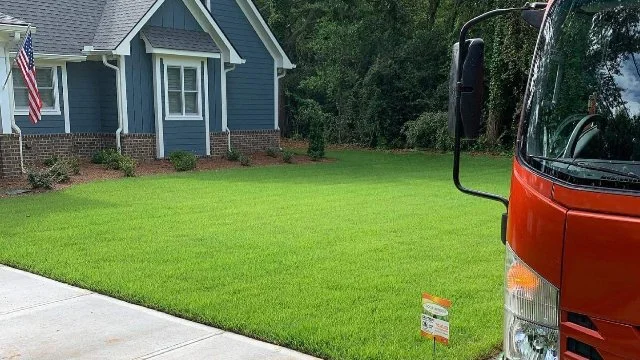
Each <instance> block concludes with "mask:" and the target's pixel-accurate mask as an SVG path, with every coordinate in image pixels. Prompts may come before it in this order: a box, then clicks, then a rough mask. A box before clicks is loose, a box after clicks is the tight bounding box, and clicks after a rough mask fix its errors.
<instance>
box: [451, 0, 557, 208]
mask: <svg viewBox="0 0 640 360" xmlns="http://www.w3.org/2000/svg"><path fill="white" fill-rule="evenodd" d="M546 5H547V4H546V3H540V2H535V3H527V4H526V5H525V6H523V7H520V8H508V9H496V10H493V11H489V12H488V13H485V14H482V15H480V16H478V17H476V18H473V19H471V20H470V21H469V22H467V23H466V24H464V26H463V27H462V29H461V30H460V40H459V44H460V45H459V46H460V49H459V56H458V69H457V72H456V106H455V109H456V121H455V143H454V151H453V182H454V184H455V185H456V188H458V190H460V191H461V192H463V193H465V194H468V195H472V196H478V197H481V198H485V199H489V200H493V201H498V202H500V203H502V204H503V205H504V206H505V207H506V208H507V210H508V209H509V200H508V199H507V198H505V197H503V196H500V195H496V194H490V193H487V192H482V191H477V190H472V189H468V188H466V187H464V186H463V185H462V184H461V183H460V153H461V138H462V109H461V105H460V104H461V97H462V91H463V90H464V89H463V84H462V71H463V68H464V61H465V59H466V57H467V47H466V41H467V35H468V34H469V30H471V28H472V27H473V26H475V25H476V24H478V23H480V22H482V21H484V20H487V19H490V18H493V17H496V16H500V15H505V14H508V13H512V12H516V11H524V10H539V9H543V8H545V7H546Z"/></svg>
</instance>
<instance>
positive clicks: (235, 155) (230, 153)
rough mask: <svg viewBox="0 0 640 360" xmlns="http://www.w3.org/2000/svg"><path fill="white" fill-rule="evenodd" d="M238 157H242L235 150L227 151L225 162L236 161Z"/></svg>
mask: <svg viewBox="0 0 640 360" xmlns="http://www.w3.org/2000/svg"><path fill="white" fill-rule="evenodd" d="M240 156H242V153H241V152H240V151H238V150H236V149H230V150H227V160H229V161H238V160H240Z"/></svg>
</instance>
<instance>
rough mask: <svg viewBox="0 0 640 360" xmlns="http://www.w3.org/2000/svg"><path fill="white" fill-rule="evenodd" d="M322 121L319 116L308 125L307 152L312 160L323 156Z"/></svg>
mask: <svg viewBox="0 0 640 360" xmlns="http://www.w3.org/2000/svg"><path fill="white" fill-rule="evenodd" d="M324 147H325V141H324V121H322V119H319V118H314V120H313V121H312V122H311V124H310V125H309V149H308V150H307V154H308V155H309V156H310V157H311V159H313V160H320V159H322V158H323V157H324V155H325V153H324Z"/></svg>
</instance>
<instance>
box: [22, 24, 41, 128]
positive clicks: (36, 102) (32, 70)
mask: <svg viewBox="0 0 640 360" xmlns="http://www.w3.org/2000/svg"><path fill="white" fill-rule="evenodd" d="M16 62H17V63H18V66H19V67H20V71H21V72H22V77H23V78H24V83H25V84H26V85H27V89H28V90H29V119H30V120H31V122H32V123H34V124H37V123H38V121H40V119H41V118H42V115H41V112H40V111H41V110H42V100H41V99H40V91H38V83H37V81H36V66H35V62H34V59H33V42H32V40H31V32H29V33H28V34H27V37H26V38H25V39H24V45H23V46H22V49H20V52H19V53H18V56H17V57H16Z"/></svg>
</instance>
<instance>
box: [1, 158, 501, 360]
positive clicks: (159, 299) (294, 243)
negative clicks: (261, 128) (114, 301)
mask: <svg viewBox="0 0 640 360" xmlns="http://www.w3.org/2000/svg"><path fill="white" fill-rule="evenodd" d="M329 155H330V156H331V157H334V158H337V159H338V160H337V161H336V162H334V163H323V164H311V165H300V166H292V165H287V166H275V167H266V168H249V169H234V170H224V171H217V172H202V173H192V174H178V175H165V176H156V177H145V178H135V179H122V180H116V181H113V180H112V181H104V182H96V183H91V184H85V185H80V186H74V187H72V188H70V189H68V190H65V191H61V192H57V193H49V194H43V195H36V196H27V197H21V198H8V199H0V219H2V220H1V221H0V223H1V224H2V229H1V232H0V263H4V264H7V265H12V266H16V267H19V268H23V269H27V270H30V271H33V272H36V273H40V274H43V275H45V276H48V277H51V278H54V279H58V280H62V281H65V282H67V283H70V284H74V285H78V286H81V287H85V288H88V289H92V290H95V291H98V292H101V293H105V294H108V295H112V296H115V297H118V298H121V299H125V300H128V301H132V302H135V303H138V304H142V305H145V306H149V307H153V308H156V309H159V310H162V311H166V312H169V313H173V314H177V315H179V316H182V317H185V318H188V319H193V320H196V321H199V322H202V323H206V324H210V325H213V326H217V327H220V328H224V329H227V330H231V331H235V332H238V333H242V334H246V335H249V336H252V337H255V338H259V339H264V340H266V341H269V342H273V343H277V344H280V345H284V346H288V347H292V348H295V349H298V350H301V351H303V352H307V353H311V354H314V355H317V356H321V357H327V358H331V359H432V355H431V344H430V343H428V342H427V341H424V340H423V339H421V338H420V336H419V318H420V312H421V305H420V294H421V292H423V291H427V292H430V293H433V294H436V295H439V296H442V297H447V298H449V299H451V300H452V301H453V309H452V319H451V321H452V343H451V346H450V347H448V348H442V347H441V348H440V349H439V354H438V357H437V358H438V359H476V358H482V357H483V356H486V355H487V354H489V353H491V352H492V351H493V350H494V349H495V348H496V347H497V346H499V344H500V342H501V338H502V333H501V327H502V296H503V295H502V289H501V286H502V273H503V252H504V248H503V246H502V244H501V242H500V238H499V233H500V229H499V224H500V214H501V213H502V211H503V209H502V208H501V207H502V205H500V204H497V203H493V202H489V201H485V200H480V199H475V198H471V197H468V196H464V195H462V194H460V193H458V192H457V191H455V190H454V188H453V185H452V183H451V181H450V173H451V170H450V168H451V160H452V159H451V155H433V154H422V153H412V154H391V153H383V152H365V151H341V152H333V153H330V154H329ZM509 170H510V160H509V159H508V158H494V157H474V158H469V157H465V158H464V159H463V173H464V180H465V182H466V183H467V184H468V185H474V186H478V187H482V188H483V189H486V190H490V191H497V192H500V193H503V194H506V193H507V192H508V184H509Z"/></svg>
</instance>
